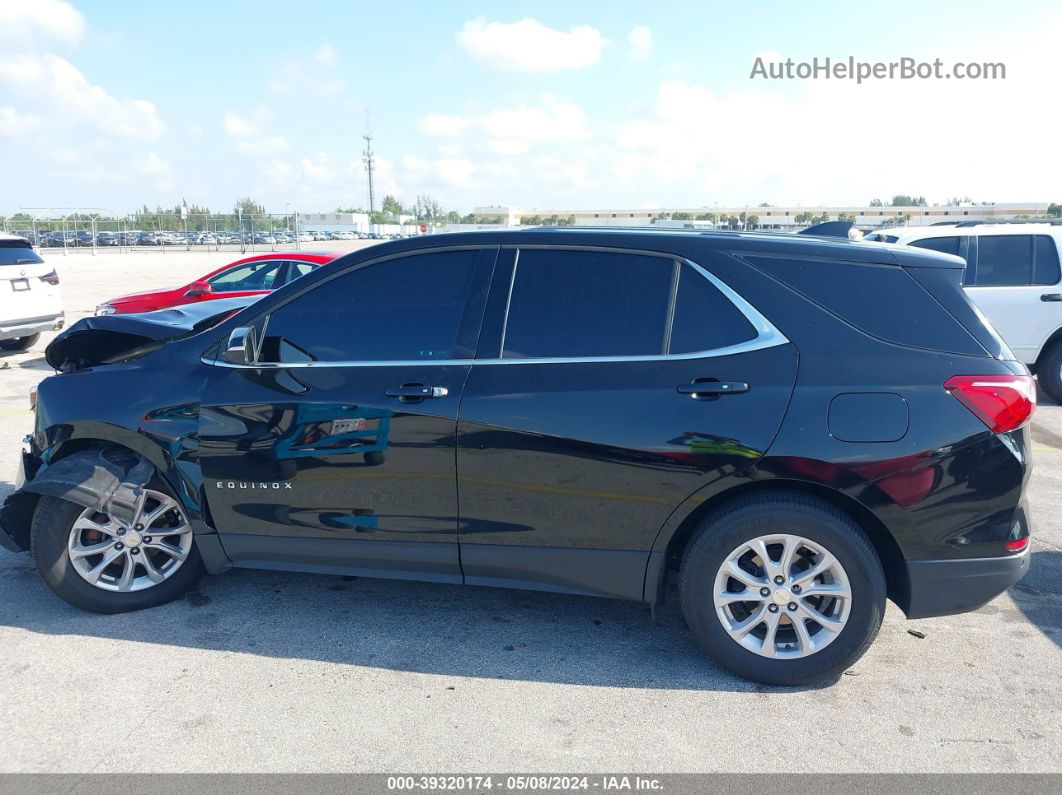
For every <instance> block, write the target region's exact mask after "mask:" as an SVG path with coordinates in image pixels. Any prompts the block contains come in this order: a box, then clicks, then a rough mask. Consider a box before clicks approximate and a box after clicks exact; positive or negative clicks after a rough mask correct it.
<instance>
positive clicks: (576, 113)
mask: <svg viewBox="0 0 1062 795" xmlns="http://www.w3.org/2000/svg"><path fill="white" fill-rule="evenodd" d="M420 127H421V129H422V130H423V131H424V132H426V133H428V134H429V135H432V136H436V137H442V138H455V137H458V136H468V135H473V134H474V135H475V136H476V137H478V138H480V139H483V144H484V146H485V147H486V148H487V149H489V150H490V151H492V152H495V153H498V154H507V155H516V154H521V153H523V152H526V151H528V150H529V149H530V148H531V147H532V146H533V145H535V144H542V143H560V142H567V141H577V140H580V139H582V138H586V137H587V136H589V134H590V131H589V125H588V124H587V120H586V114H585V113H584V112H583V110H582V108H580V107H579V106H578V105H574V104H572V103H570V102H562V101H560V100H557V99H556V98H554V97H551V96H548V95H547V96H546V97H545V98H544V100H543V105H542V106H541V107H528V106H526V105H521V106H519V107H516V108H497V109H494V110H490V111H487V112H486V113H484V114H481V115H478V116H453V115H434V116H426V117H424V118H423V119H422V120H421V123H420Z"/></svg>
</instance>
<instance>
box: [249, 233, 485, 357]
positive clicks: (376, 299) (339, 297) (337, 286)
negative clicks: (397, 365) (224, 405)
mask: <svg viewBox="0 0 1062 795" xmlns="http://www.w3.org/2000/svg"><path fill="white" fill-rule="evenodd" d="M476 256H477V252H475V251H441V252H436V253H432V254H418V255H414V256H409V257H403V258H401V259H394V260H389V261H386V262H380V263H377V264H375V265H368V266H366V267H364V268H360V269H358V270H355V271H351V272H350V273H347V274H346V275H344V276H340V277H339V278H338V279H333V280H331V281H328V282H325V283H324V284H322V285H320V286H318V287H316V288H314V289H313V290H312V291H310V292H309V293H307V294H305V295H302V296H299V297H298V298H296V299H295V300H294V301H292V302H291V303H289V304H285V305H284V306H282V307H281V308H280V309H278V310H276V311H275V312H273V313H272V314H271V315H270V317H269V324H268V327H267V329H266V337H265V342H264V344H263V346H262V360H263V361H269V362H276V361H281V362H298V361H325V362H327V361H388V360H390V361H395V360H403V361H405V360H419V359H425V360H427V359H452V358H455V357H454V349H455V347H456V346H457V337H458V333H459V331H460V328H461V320H462V317H463V315H464V311H465V303H466V300H467V298H468V294H469V289H470V287H471V285H472V281H473V277H474V275H475V264H476Z"/></svg>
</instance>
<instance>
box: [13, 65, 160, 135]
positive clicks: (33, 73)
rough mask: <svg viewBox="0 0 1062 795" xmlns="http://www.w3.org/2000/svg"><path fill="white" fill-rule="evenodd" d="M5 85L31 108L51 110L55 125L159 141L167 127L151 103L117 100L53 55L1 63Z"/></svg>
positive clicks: (51, 117) (141, 100) (138, 100)
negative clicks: (77, 125) (78, 126)
mask: <svg viewBox="0 0 1062 795" xmlns="http://www.w3.org/2000/svg"><path fill="white" fill-rule="evenodd" d="M0 86H5V87H6V88H7V89H8V90H10V91H11V92H12V93H13V94H18V95H20V96H22V97H23V102H24V104H25V105H27V106H30V107H33V108H39V109H42V110H48V111H49V117H50V119H52V120H53V121H54V122H55V123H56V124H69V123H75V124H80V125H84V126H87V127H93V128H95V129H98V130H99V131H100V132H104V133H108V134H111V135H115V136H118V137H121V138H142V139H145V140H149V141H154V140H158V139H159V138H160V137H161V136H162V134H163V132H164V131H165V129H166V125H165V124H163V122H162V119H160V118H159V114H158V110H157V109H156V108H155V106H154V105H153V104H152V103H151V102H148V101H147V100H143V99H119V98H117V97H114V96H112V95H111V94H109V93H108V92H107V91H106V90H105V89H104V88H103V87H102V86H98V85H93V84H92V83H90V82H89V81H88V80H87V79H86V77H85V75H83V74H82V73H81V71H80V70H79V69H78V68H77V67H76V66H74V65H73V64H72V63H70V61H68V60H66V59H65V58H61V57H59V56H58V55H54V54H52V53H45V54H43V55H26V54H24V55H13V56H10V57H8V58H5V59H0Z"/></svg>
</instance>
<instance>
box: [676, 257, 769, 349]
mask: <svg viewBox="0 0 1062 795" xmlns="http://www.w3.org/2000/svg"><path fill="white" fill-rule="evenodd" d="M755 337H756V329H754V328H753V327H752V324H751V323H749V321H748V320H747V319H746V318H745V316H744V315H743V314H741V312H740V311H739V310H738V308H737V307H736V306H734V305H733V304H732V303H731V302H730V300H729V299H728V298H727V297H726V296H724V295H723V294H722V293H721V292H719V290H718V289H716V287H715V285H713V284H712V283H711V282H710V281H708V280H707V279H706V278H704V277H703V276H702V275H701V274H699V273H698V272H697V271H696V270H694V269H693V268H691V267H690V266H689V265H683V266H682V272H681V276H680V277H679V289H678V295H677V296H676V298H675V320H674V324H673V326H672V329H671V347H670V352H671V353H694V352H696V351H708V350H712V349H714V348H725V347H726V346H728V345H737V344H738V343H740V342H747V341H748V340H751V339H754V338H755Z"/></svg>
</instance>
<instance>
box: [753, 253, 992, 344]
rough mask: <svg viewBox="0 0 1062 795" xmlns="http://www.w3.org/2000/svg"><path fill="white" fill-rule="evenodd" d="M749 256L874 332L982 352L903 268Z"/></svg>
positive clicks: (835, 312)
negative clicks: (900, 308)
mask: <svg viewBox="0 0 1062 795" xmlns="http://www.w3.org/2000/svg"><path fill="white" fill-rule="evenodd" d="M747 261H748V262H749V264H751V265H753V266H754V267H756V268H758V269H759V270H761V271H763V272H765V273H767V274H769V275H770V276H772V277H774V278H775V279H777V280H778V281H780V282H782V283H783V284H785V285H787V286H788V287H790V288H791V289H793V290H795V291H796V292H797V293H799V294H801V295H803V296H804V297H805V298H807V299H808V300H810V301H812V302H814V303H815V304H818V305H819V306H820V307H822V308H823V309H825V310H826V311H828V312H830V313H831V314H833V315H836V316H837V317H839V318H841V319H842V320H844V321H845V322H846V323H848V325H850V326H853V327H855V328H857V329H859V330H860V331H862V332H864V333H866V334H869V335H870V336H872V337H877V338H878V339H881V340H884V341H886V342H891V343H894V344H896V345H904V346H908V347H912V348H922V349H924V350H938V351H946V352H949V353H962V354H972V355H979V356H983V355H984V353H985V352H984V349H983V348H981V346H979V345H978V344H977V342H976V341H975V340H974V339H973V338H972V337H971V336H970V334H969V333H968V332H967V331H966V330H965V329H964V328H963V327H962V326H961V325H960V324H959V323H958V321H956V320H955V318H954V317H952V316H951V315H950V314H949V313H948V312H947V311H946V310H945V309H944V308H943V307H942V306H941V305H940V304H939V303H937V301H936V300H935V299H934V298H933V297H932V296H931V295H930V294H929V293H927V292H926V291H925V289H924V288H923V287H922V286H921V285H920V284H919V283H918V282H917V281H916V280H915V279H914V278H912V276H911V275H910V274H908V273H907V272H906V270H905V269H904V268H902V267H899V266H896V265H872V264H867V263H855V262H839V261H835V260H811V259H807V260H803V259H790V258H785V257H760V256H753V257H748V258H747ZM898 307H902V311H900V310H899V309H898Z"/></svg>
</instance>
